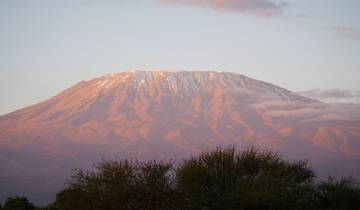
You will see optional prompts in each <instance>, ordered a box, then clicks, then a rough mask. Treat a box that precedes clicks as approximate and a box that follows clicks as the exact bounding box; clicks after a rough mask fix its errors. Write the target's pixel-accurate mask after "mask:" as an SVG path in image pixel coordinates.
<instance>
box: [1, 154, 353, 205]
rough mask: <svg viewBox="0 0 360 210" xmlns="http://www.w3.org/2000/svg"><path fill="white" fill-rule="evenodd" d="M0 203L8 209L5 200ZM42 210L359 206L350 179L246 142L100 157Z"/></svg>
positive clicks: (76, 173) (77, 173) (73, 178)
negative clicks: (320, 174)
mask: <svg viewBox="0 0 360 210" xmlns="http://www.w3.org/2000/svg"><path fill="white" fill-rule="evenodd" d="M3 209H6V210H10V209H16V210H18V209H19V210H20V209H21V210H22V209H24V210H27V209H29V210H30V209H34V207H32V208H30V207H28V208H9V205H8V201H6V202H5V204H4V207H3ZM37 209H39V210H40V209H43V210H45V209H47V210H283V209H284V210H285V209H286V210H300V209H301V210H304V209H309V210H312V209H313V210H359V209H360V187H359V185H358V184H357V183H356V182H355V180H353V179H352V178H351V177H350V178H341V179H339V180H337V179H334V178H329V179H328V180H327V181H324V182H320V183H316V182H315V174H314V171H313V170H312V169H310V168H309V166H308V163H307V161H293V162H291V161H287V160H284V159H282V158H281V157H280V156H279V155H278V154H277V153H275V152H271V151H260V150H258V149H254V148H250V149H248V150H245V151H242V152H240V151H237V150H236V149H235V148H225V149H222V148H218V149H216V150H214V151H212V152H204V153H201V154H200V155H198V156H194V157H191V158H189V159H187V160H185V161H184V162H182V163H181V164H175V163H174V162H173V161H169V160H161V161H147V162H140V161H136V160H126V159H125V160H120V161H102V162H100V163H98V164H97V165H96V166H95V170H93V171H84V170H80V169H78V170H76V171H75V173H74V174H73V176H72V177H71V181H70V182H69V184H68V186H67V187H66V188H65V189H64V190H63V191H61V192H59V193H58V194H57V196H56V201H55V202H54V203H52V204H50V205H49V206H48V207H44V208H37Z"/></svg>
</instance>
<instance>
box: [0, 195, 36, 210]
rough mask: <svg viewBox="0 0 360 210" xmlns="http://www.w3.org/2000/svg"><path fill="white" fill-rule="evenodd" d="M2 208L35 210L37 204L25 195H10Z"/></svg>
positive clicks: (7, 209)
mask: <svg viewBox="0 0 360 210" xmlns="http://www.w3.org/2000/svg"><path fill="white" fill-rule="evenodd" d="M0 209H2V210H35V206H34V205H33V204H32V203H30V202H29V200H28V199H27V198H25V197H9V198H7V199H6V200H5V203H4V206H3V208H0Z"/></svg>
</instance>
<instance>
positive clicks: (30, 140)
mask: <svg viewBox="0 0 360 210" xmlns="http://www.w3.org/2000/svg"><path fill="white" fill-rule="evenodd" d="M359 110H360V109H359V108H358V107H355V108H353V109H352V111H351V112H349V109H348V108H346V107H341V106H335V105H330V104H325V103H321V102H318V101H315V100H312V99H309V98H306V97H302V96H300V95H297V94H295V93H292V92H291V91H288V90H286V89H283V88H280V87H277V86H275V85H272V84H269V83H265V82H262V81H258V80H254V79H251V78H248V77H246V76H243V75H239V74H234V73H227V72H187V71H177V72H171V71H152V72H147V71H129V72H122V73H115V74H110V75H106V76H104V77H99V78H95V79H93V80H90V81H82V82H80V83H78V84H77V85H75V86H73V87H71V88H69V89H67V90H65V91H64V92H62V93H60V94H59V95H57V96H55V97H53V98H51V99H49V100H47V101H44V102H41V103H39V104H36V105H34V106H31V107H27V108H24V109H21V110H18V111H16V112H13V113H10V114H7V115H4V116H1V117H0V161H1V163H2V164H1V165H0V171H1V172H0V180H5V181H4V182H1V183H0V189H5V190H1V192H0V197H3V196H5V195H6V194H7V193H8V192H9V190H11V191H14V186H16V187H15V188H16V190H15V191H17V192H24V193H30V192H31V191H30V190H29V189H31V190H32V192H33V191H37V192H39V193H40V194H45V193H47V194H50V195H53V193H54V192H53V191H54V190H58V189H59V188H61V186H62V184H63V182H64V177H67V176H68V174H69V173H70V170H69V169H70V168H73V167H88V166H90V164H91V163H92V162H94V161H96V160H98V159H99V158H100V157H105V158H113V157H135V156H136V157H139V158H162V157H177V158H180V157H184V156H186V155H189V154H193V153H196V152H199V151H201V150H205V149H210V148H214V147H216V146H219V145H221V146H224V145H236V146H238V147H240V148H245V147H246V146H252V145H256V146H260V147H262V148H270V149H274V150H278V151H280V152H281V153H282V154H284V155H286V156H287V157H289V158H302V159H303V158H306V159H310V160H312V161H313V163H314V164H315V165H316V164H318V165H319V166H321V169H322V173H323V174H326V173H328V172H334V173H337V174H341V171H343V172H344V171H345V172H353V173H358V172H359V169H360V168H359V167H354V166H353V165H352V163H353V161H357V160H359V159H360V123H359V122H360V121H359V118H357V117H354V116H359V115H358V114H359ZM354 113H357V115H356V114H354ZM324 164H332V165H329V166H324ZM344 168H346V170H344ZM334 170H335V171H334ZM337 170H339V171H337ZM25 173H30V175H29V176H27V175H25ZM358 174H360V173H358ZM49 177H50V178H49ZM19 180H21V182H19ZM44 182H45V183H44ZM54 186H56V187H54ZM24 189H28V192H27V191H24ZM48 199H50V198H47V199H45V200H48ZM39 201H41V200H39Z"/></svg>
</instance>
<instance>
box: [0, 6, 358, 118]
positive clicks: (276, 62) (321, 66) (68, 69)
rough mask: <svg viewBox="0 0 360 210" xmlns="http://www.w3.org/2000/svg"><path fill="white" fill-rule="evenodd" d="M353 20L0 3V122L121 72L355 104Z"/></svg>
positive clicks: (349, 14)
mask: <svg viewBox="0 0 360 210" xmlns="http://www.w3.org/2000/svg"><path fill="white" fill-rule="evenodd" d="M359 11H360V1H359V0H283V1H277V0H0V102H1V103H0V115H1V114H6V113H9V112H12V111H14V110H17V109H19V108H22V107H25V106H29V105H32V104H34V103H38V102H40V101H42V100H45V99H48V98H49V97H52V96H54V95H56V94H58V93H59V92H60V91H62V90H64V89H66V88H68V87H70V86H72V85H74V84H76V83H78V82H79V81H81V80H88V79H91V78H94V77H97V76H101V75H105V74H108V73H112V72H119V71H125V70H128V69H141V70H158V69H171V70H222V71H230V72H236V73H240V74H244V75H246V76H249V77H252V78H255V79H259V80H263V81H266V82H270V83H273V84H276V85H279V86H281V87H284V88H287V89H289V90H292V91H296V92H307V93H309V91H310V92H311V91H312V90H314V91H315V93H312V94H313V95H321V94H320V93H319V91H320V92H321V91H323V90H325V91H327V92H325V93H324V94H325V95H326V96H328V95H329V93H331V91H333V92H334V93H335V94H336V97H341V94H340V96H339V92H340V93H341V92H343V93H344V94H345V95H346V97H349V93H350V98H351V96H352V95H351V94H352V93H354V95H355V96H359V93H360V92H359V90H360V12H359ZM355 93H356V94H355ZM324 94H322V96H323V95H324ZM310 95H311V94H310ZM330 95H331V94H330Z"/></svg>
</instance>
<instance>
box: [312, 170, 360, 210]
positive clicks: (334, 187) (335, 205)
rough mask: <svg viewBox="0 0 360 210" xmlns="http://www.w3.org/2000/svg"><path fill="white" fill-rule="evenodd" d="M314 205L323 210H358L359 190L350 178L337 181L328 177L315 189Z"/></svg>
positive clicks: (359, 202)
mask: <svg viewBox="0 0 360 210" xmlns="http://www.w3.org/2000/svg"><path fill="white" fill-rule="evenodd" d="M316 193H317V194H316V201H315V202H316V205H317V208H318V209H324V210H352V209H357V210H359V209H360V188H359V185H358V184H357V183H356V182H355V180H354V179H353V178H351V177H348V178H342V179H340V180H337V179H335V178H333V177H329V179H328V180H327V181H326V182H322V183H320V184H319V185H318V186H317V189H316Z"/></svg>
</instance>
